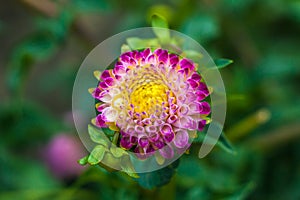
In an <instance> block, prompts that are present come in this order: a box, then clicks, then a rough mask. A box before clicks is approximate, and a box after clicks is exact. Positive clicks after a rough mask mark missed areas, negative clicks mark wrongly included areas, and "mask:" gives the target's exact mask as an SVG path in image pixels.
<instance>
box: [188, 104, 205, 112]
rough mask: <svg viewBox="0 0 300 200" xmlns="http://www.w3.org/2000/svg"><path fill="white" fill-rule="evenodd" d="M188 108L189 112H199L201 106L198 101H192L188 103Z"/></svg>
mask: <svg viewBox="0 0 300 200" xmlns="http://www.w3.org/2000/svg"><path fill="white" fill-rule="evenodd" d="M189 110H190V113H191V114H195V113H201V111H202V110H203V107H202V105H201V103H200V102H192V103H190V104H189Z"/></svg>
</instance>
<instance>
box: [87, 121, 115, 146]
mask: <svg viewBox="0 0 300 200" xmlns="http://www.w3.org/2000/svg"><path fill="white" fill-rule="evenodd" d="M88 132H89V135H90V137H91V140H92V141H93V142H96V143H98V144H102V145H103V146H105V147H108V146H109V144H110V141H109V139H108V138H107V137H106V135H105V134H104V133H103V132H102V131H100V130H98V129H96V128H95V127H94V126H92V125H89V126H88Z"/></svg>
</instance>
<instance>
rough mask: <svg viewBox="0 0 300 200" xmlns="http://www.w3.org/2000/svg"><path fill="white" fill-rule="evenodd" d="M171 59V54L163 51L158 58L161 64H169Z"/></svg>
mask: <svg viewBox="0 0 300 200" xmlns="http://www.w3.org/2000/svg"><path fill="white" fill-rule="evenodd" d="M168 59H169V54H168V51H167V50H163V51H162V52H161V54H160V55H159V56H158V61H159V62H163V63H167V62H168Z"/></svg>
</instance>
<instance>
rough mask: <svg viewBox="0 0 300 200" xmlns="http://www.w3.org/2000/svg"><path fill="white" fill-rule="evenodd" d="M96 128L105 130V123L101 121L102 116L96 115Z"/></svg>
mask: <svg viewBox="0 0 300 200" xmlns="http://www.w3.org/2000/svg"><path fill="white" fill-rule="evenodd" d="M96 126H98V127H101V128H106V127H107V125H106V124H105V121H104V120H103V119H102V115H97V117H96Z"/></svg>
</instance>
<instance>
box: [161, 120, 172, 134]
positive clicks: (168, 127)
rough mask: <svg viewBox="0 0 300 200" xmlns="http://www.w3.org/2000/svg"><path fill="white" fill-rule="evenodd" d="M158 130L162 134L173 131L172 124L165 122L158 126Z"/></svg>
mask: <svg viewBox="0 0 300 200" xmlns="http://www.w3.org/2000/svg"><path fill="white" fill-rule="evenodd" d="M160 132H161V133H162V134H163V135H166V134H169V133H171V132H173V129H172V126H171V125H170V124H167V123H165V124H163V125H162V126H161V127H160Z"/></svg>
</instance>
